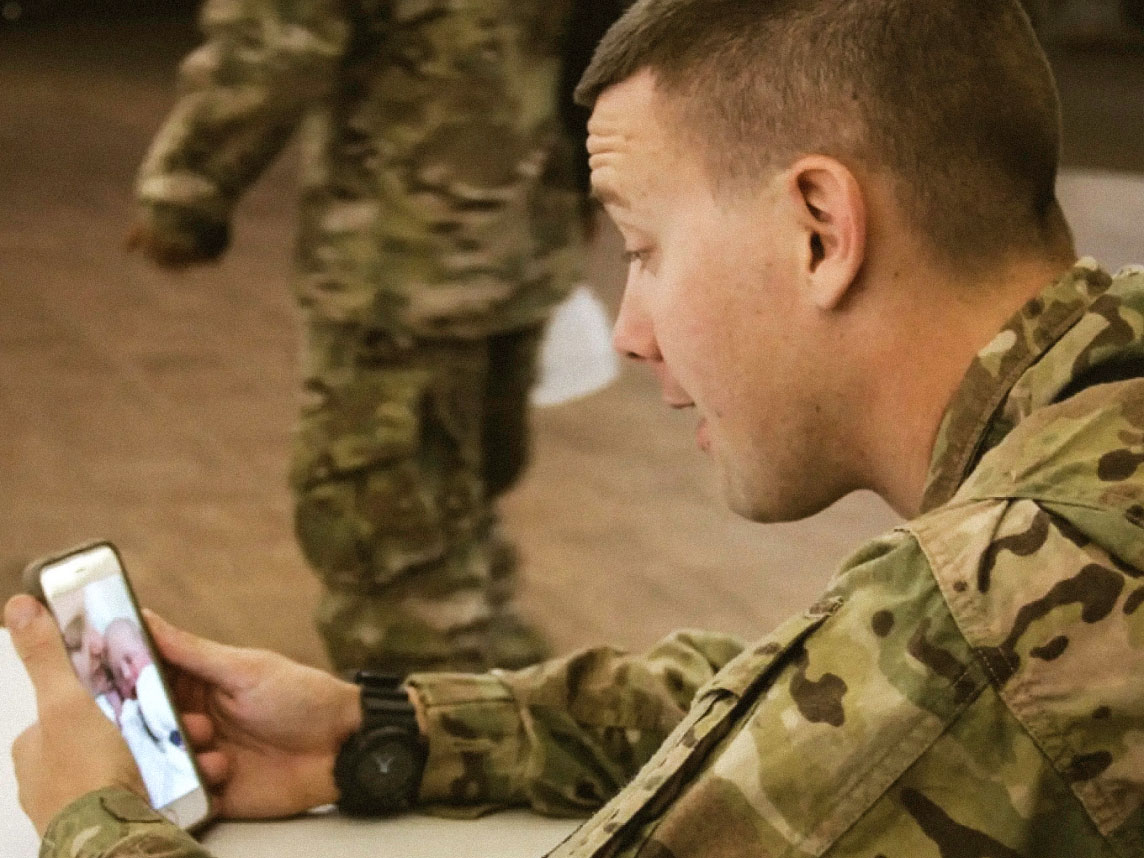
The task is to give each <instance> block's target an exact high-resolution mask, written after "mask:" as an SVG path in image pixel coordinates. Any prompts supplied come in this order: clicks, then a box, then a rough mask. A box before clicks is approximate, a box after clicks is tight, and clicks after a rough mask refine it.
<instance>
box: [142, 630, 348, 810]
mask: <svg viewBox="0 0 1144 858" xmlns="http://www.w3.org/2000/svg"><path fill="white" fill-rule="evenodd" d="M145 613H146V614H147V623H148V626H149V628H150V630H151V634H152V636H153V637H154V639H155V643H156V645H157V646H158V647H159V651H160V653H161V654H162V656H163V658H164V660H165V661H166V662H167V663H168V665H169V666H170V667H171V671H170V674H169V675H170V676H171V678H172V680H173V682H172V685H173V689H174V695H175V699H176V704H177V706H178V707H179V709H180V711H181V712H182V715H183V723H184V724H185V726H186V728H187V733H188V734H189V735H188V739H189V740H190V744H191V746H192V747H193V748H194V750H195V752H196V757H197V759H198V763H199V767H200V769H201V770H202V773H203V777H204V778H205V779H206V781H207V786H208V787H209V788H210V789H211V791H212V792H213V793H214V795H215V802H216V808H217V810H218V812H219V814H220V815H221V816H224V817H230V818H232V819H240V818H248V819H250V818H270V817H282V816H291V815H293V814H296V813H301V812H302V811H305V810H308V809H310V808H312V807H317V806H318V805H322V804H329V803H331V802H334V801H336V800H337V797H338V793H337V788H336V786H335V785H334V777H333V772H334V758H335V757H336V756H337V753H338V751H339V749H340V748H341V746H342V743H343V742H344V741H345V740H346V738H348V737H349V735H350V734H351V733H353V732H354V731H355V730H357V729H358V727H359V726H360V724H361V709H360V702H359V701H360V694H359V691H358V687H357V686H356V685H354V684H352V683H349V682H343V681H342V680H340V679H337V678H336V677H334V676H332V675H330V674H328V673H326V672H324V671H321V670H317V669H315V668H311V667H306V666H304V665H301V664H298V663H297V662H293V661H291V660H290V659H288V658H286V657H285V656H282V655H278V654H276V653H272V652H269V651H266V650H254V649H240V648H238V647H232V646H225V645H223V644H219V643H214V642H213V641H209V640H206V639H205V638H200V637H197V636H195V635H192V634H191V633H189V632H186V631H183V630H181V629H178V628H175V627H174V626H172V625H171V624H170V623H168V622H166V621H165V620H163V619H161V618H160V617H158V616H157V615H156V614H154V613H152V612H150V611H146V612H145Z"/></svg>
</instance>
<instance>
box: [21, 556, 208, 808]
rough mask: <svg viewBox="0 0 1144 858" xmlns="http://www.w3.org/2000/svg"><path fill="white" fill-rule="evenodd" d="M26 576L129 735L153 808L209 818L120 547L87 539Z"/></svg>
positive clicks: (92, 686)
mask: <svg viewBox="0 0 1144 858" xmlns="http://www.w3.org/2000/svg"><path fill="white" fill-rule="evenodd" d="M25 580H26V583H27V585H28V587H29V589H30V590H31V591H32V592H33V593H35V595H37V596H38V597H40V598H41V599H42V600H43V601H44V602H45V603H46V604H47V605H48V607H49V608H50V610H51V612H52V614H53V616H54V617H55V619H56V624H57V625H58V626H59V628H60V633H61V635H62V636H63V639H64V647H65V648H66V649H67V651H68V656H69V657H70V658H71V662H72V667H74V668H75V672H76V675H77V676H78V677H79V680H80V682H81V683H83V686H84V687H85V688H86V689H87V690H88V691H89V692H90V693H91V696H92V697H93V698H95V702H96V704H97V705H98V706H99V708H100V709H101V710H102V711H103V714H104V715H106V716H107V717H108V718H109V719H110V720H111V721H112V722H113V723H114V724H115V725H116V726H117V727H118V728H119V731H120V733H122V734H123V738H124V739H125V740H126V741H127V745H128V747H129V748H130V749H131V753H132V755H133V756H134V757H135V762H136V763H138V765H139V771H140V773H141V774H142V775H143V783H144V784H145V785H146V787H147V794H148V797H149V798H150V802H151V806H152V807H154V808H155V810H157V811H158V812H159V813H161V814H162V815H163V816H165V817H166V818H167V819H169V820H171V822H173V823H175V824H176V825H178V826H179V827H181V828H185V829H188V830H190V829H193V828H195V827H197V826H199V825H201V824H202V823H204V822H206V821H207V820H208V819H209V818H210V815H211V806H210V797H209V795H208V793H207V791H206V788H205V787H204V786H203V780H202V776H201V774H200V773H199V771H198V768H197V766H196V764H195V759H194V754H193V753H192V752H191V749H190V747H189V746H188V744H187V741H186V738H185V737H186V732H185V731H184V729H183V726H182V723H181V722H180V720H179V716H178V712H177V711H176V709H175V707H174V706H173V705H172V703H171V699H172V698H171V693H170V689H169V688H168V687H167V683H166V680H165V679H164V677H163V672H162V670H161V668H160V661H159V657H158V655H157V652H156V649H155V645H154V643H153V642H152V640H151V636H150V634H149V633H148V631H147V625H146V623H144V622H143V618H142V617H141V616H140V614H139V608H138V603H137V602H136V600H135V594H134V592H133V591H132V589H131V585H130V584H129V583H128V581H127V574H126V572H125V571H124V568H123V562H122V561H121V560H120V557H119V552H117V551H116V550H115V547H114V546H113V545H111V543H109V542H95V543H90V544H87V545H82V546H79V547H77V548H73V549H71V550H70V551H67V552H64V553H63V554H60V555H56V556H53V557H49V558H46V559H43V560H39V561H37V562H36V563H34V564H32V565H31V566H30V567H28V569H27V571H26V572H25Z"/></svg>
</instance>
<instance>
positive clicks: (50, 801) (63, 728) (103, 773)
mask: <svg viewBox="0 0 1144 858" xmlns="http://www.w3.org/2000/svg"><path fill="white" fill-rule="evenodd" d="M4 620H5V624H6V625H7V626H8V629H9V631H10V632H11V635H12V644H13V646H14V647H15V649H16V652H17V654H18V655H19V656H20V659H21V661H23V663H24V668H25V669H26V670H27V672H28V676H29V678H30V679H31V681H32V687H33V688H34V689H35V692H36V706H37V710H38V712H39V720H38V721H37V722H36V723H35V724H33V725H32V726H31V727H29V728H28V729H27V730H25V731H24V732H23V733H21V734H20V736H19V737H17V739H16V741H15V742H14V743H13V745H12V761H13V763H14V765H15V769H16V777H17V780H18V781H19V784H20V804H21V806H22V807H23V808H24V811H25V812H26V813H27V814H28V817H29V818H30V819H31V820H32V824H33V825H35V827H36V830H37V831H39V832H40V833H41V834H43V832H44V830H45V829H46V828H47V825H48V823H49V822H50V821H51V819H52V817H54V816H55V815H56V814H57V813H58V812H59V811H61V810H63V809H64V808H65V807H66V806H67V805H69V804H71V802H73V801H75V800H76V799H77V798H79V797H80V796H82V795H84V794H86V793H88V792H91V791H92V790H96V789H101V788H103V787H107V786H122V787H125V788H127V789H130V790H132V791H133V792H136V793H137V794H139V795H141V796H144V797H145V796H146V795H147V793H146V789H145V787H144V785H143V780H142V778H141V777H140V774H139V768H138V766H137V765H136V764H135V761H134V759H133V758H132V756H131V752H130V751H129V750H128V747H127V744H126V742H124V740H123V738H122V736H121V735H120V734H119V731H118V730H116V729H115V726H114V725H113V724H112V723H111V722H110V721H108V719H107V718H106V717H104V715H103V713H102V712H100V710H99V708H98V706H97V705H96V703H95V701H94V700H93V698H92V697H91V695H90V694H89V693H88V691H87V689H86V688H85V687H84V684H83V683H81V681H80V679H79V678H78V677H77V675H76V673H75V672H74V670H73V667H72V663H71V662H70V660H69V658H68V654H67V652H66V651H65V649H64V647H63V645H62V644H61V641H60V637H59V632H58V630H57V628H56V624H55V622H54V620H53V619H52V617H51V615H50V614H49V613H48V612H47V611H46V610H44V608H43V607H42V606H41V605H40V604H39V602H37V601H36V600H35V599H33V598H32V597H31V596H24V595H21V596H14V597H12V599H10V600H9V602H8V604H7V606H6V607H5V610H4Z"/></svg>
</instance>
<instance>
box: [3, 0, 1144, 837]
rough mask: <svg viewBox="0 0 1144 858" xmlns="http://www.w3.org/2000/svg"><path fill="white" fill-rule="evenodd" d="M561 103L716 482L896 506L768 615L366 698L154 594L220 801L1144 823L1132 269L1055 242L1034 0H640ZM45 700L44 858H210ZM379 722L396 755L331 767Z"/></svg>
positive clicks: (656, 832)
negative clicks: (370, 772)
mask: <svg viewBox="0 0 1144 858" xmlns="http://www.w3.org/2000/svg"><path fill="white" fill-rule="evenodd" d="M919 93H924V94H925V96H926V97H918V94H919ZM578 97H579V98H580V100H581V101H582V102H583V103H586V104H590V105H592V107H593V113H592V119H591V123H590V125H589V140H588V147H589V150H590V152H591V167H592V184H593V188H594V190H595V192H596V194H597V195H598V196H599V197H600V199H601V200H603V202H604V205H605V208H606V210H607V211H608V214H609V215H610V216H611V217H612V218H613V220H614V221H615V222H616V224H617V225H618V227H619V229H620V231H621V232H622V234H623V236H624V239H625V242H626V246H627V249H628V252H629V253H630V255H631V265H630V269H629V273H628V280H627V286H626V289H625V294H624V299H623V304H622V307H621V311H620V316H619V319H618V321H617V324H616V332H615V344H616V347H617V348H618V349H619V350H621V351H622V352H625V353H627V354H629V355H630V356H631V357H633V358H634V359H636V360H638V361H641V362H643V363H646V364H648V365H650V367H651V368H652V369H654V371H655V372H656V375H657V376H658V378H659V380H660V383H661V385H662V388H663V394H664V398H665V400H666V401H667V402H668V403H669V404H670V405H672V406H675V407H680V408H684V407H687V408H694V409H695V410H696V412H697V413H698V416H699V422H698V428H697V433H696V434H697V441H698V444H699V446H700V448H702V449H703V450H705V451H707V453H708V454H709V456H710V458H711V460H712V462H713V464H714V466H715V468H716V470H717V472H718V474H719V477H720V480H721V483H722V487H723V494H724V496H725V499H726V500H727V502H728V503H729V504H730V505H731V506H732V507H733V508H734V509H735V510H736V511H738V512H739V513H740V514H742V515H744V516H746V517H748V518H751V519H754V520H757V521H781V520H787V519H794V518H799V517H802V516H806V515H809V514H811V513H813V512H816V511H818V510H820V509H822V508H823V507H824V506H826V505H827V504H829V503H831V502H833V501H834V500H836V499H837V498H839V497H841V496H842V495H844V494H846V493H847V492H850V491H852V490H854V489H858V488H868V489H872V490H875V491H877V492H878V493H879V494H880V495H881V496H882V497H883V498H884V499H886V500H887V501H888V502H889V503H890V504H891V505H892V506H893V507H894V508H895V509H896V510H897V511H898V512H899V513H901V514H902V515H903V517H905V518H906V519H908V521H907V522H906V523H904V524H903V525H902V526H900V527H898V528H895V529H894V530H893V531H891V532H889V533H887V534H885V535H884V536H882V537H879V538H877V539H874V540H872V541H871V542H869V543H868V544H866V545H864V546H862V547H861V548H859V549H858V550H857V551H856V552H855V553H854V555H853V556H852V557H851V558H850V559H849V560H848V561H847V562H846V563H845V564H843V566H842V568H841V570H840V571H839V572H838V574H837V575H836V577H835V578H834V580H833V581H832V583H831V585H830V587H829V589H828V591H827V592H826V593H825V594H824V595H823V597H822V598H821V599H820V600H819V601H818V602H817V603H816V604H814V605H813V606H812V607H810V608H809V609H808V610H807V611H806V612H804V613H802V614H800V615H798V616H795V617H793V618H791V619H790V620H789V621H787V622H785V623H783V624H782V625H780V626H779V627H778V628H777V629H775V630H773V631H772V632H771V633H769V634H767V635H765V636H764V637H762V638H761V639H759V640H758V641H756V642H754V643H751V644H743V643H741V642H737V641H734V640H732V639H730V638H727V637H725V636H722V635H716V634H706V633H701V632H681V633H677V634H675V635H673V636H671V637H669V638H668V639H666V640H665V641H664V642H662V643H661V644H660V645H658V646H657V647H655V648H654V649H653V650H652V651H651V652H649V653H647V654H645V655H643V656H629V655H624V654H621V653H616V652H614V651H612V650H608V649H598V650H587V651H584V652H581V653H577V654H575V655H572V656H570V657H568V658H566V659H563V660H557V661H552V662H548V663H545V664H543V665H538V666H534V667H531V668H527V669H525V670H522V671H518V672H493V673H490V674H486V675H481V676H458V675H455V674H454V675H435V674H417V675H414V676H412V677H410V678H409V679H408V680H407V681H406V683H405V684H404V686H403V688H400V689H399V688H393V687H388V688H387V687H379V686H378V685H377V683H376V682H373V681H367V682H365V683H364V684H363V686H362V688H361V690H360V692H359V690H358V689H357V688H355V687H354V686H353V685H350V684H347V683H343V682H341V681H340V680H338V679H335V678H331V677H323V676H322V675H321V674H316V673H315V672H313V671H310V670H308V669H306V668H303V667H300V666H298V665H295V664H293V663H291V662H289V661H288V660H286V659H285V658H282V657H278V656H274V655H272V654H269V653H265V652H252V651H244V650H235V649H232V648H229V647H225V646H222V645H220V644H215V643H211V642H209V641H205V640H202V639H200V638H196V637H194V636H192V635H190V634H188V633H186V632H181V631H179V630H177V629H174V628H173V627H171V626H169V625H167V624H165V623H163V622H161V621H156V622H155V623H154V629H155V633H156V637H157V639H158V642H159V646H160V648H161V650H162V651H163V653H164V654H165V656H166V658H167V659H168V660H169V661H170V662H171V663H172V664H173V665H174V666H175V669H176V670H177V672H178V675H179V681H180V683H181V685H182V688H183V694H184V700H183V704H184V706H185V707H186V708H187V709H188V710H190V711H189V713H188V714H189V717H191V716H193V719H194V722H195V723H196V725H197V726H196V730H195V732H196V735H195V736H192V739H193V741H194V742H195V744H196V746H197V747H198V748H199V749H200V751H201V759H202V760H203V762H204V765H205V766H207V767H208V772H207V776H208V778H209V779H210V780H211V783H212V786H213V787H214V789H215V790H216V792H217V795H218V796H219V809H220V812H221V813H222V815H224V816H235V815H243V814H251V813H257V814H258V815H267V816H269V815H285V814H288V813H292V812H297V811H300V810H302V809H303V808H304V807H306V806H308V805H309V803H311V802H321V801H334V800H338V801H340V802H341V804H342V806H343V807H346V808H348V809H353V810H355V811H356V812H368V811H373V812H379V813H380V812H384V811H392V810H393V809H394V808H396V807H402V806H405V805H406V804H408V803H411V802H417V803H418V804H419V805H420V806H423V807H427V808H432V807H433V806H434V805H457V804H462V805H464V804H473V805H477V806H481V807H487V806H490V805H492V806H498V805H529V806H531V807H533V808H535V809H537V810H540V811H544V812H550V813H564V814H571V813H577V812H580V813H585V814H587V813H592V812H594V813H595V815H594V816H593V817H592V818H591V819H590V820H588V821H587V822H586V823H585V824H584V825H583V826H582V827H581V828H580V829H579V830H578V831H577V832H575V833H574V834H573V835H572V836H571V837H570V838H569V839H568V840H566V841H565V842H564V843H562V844H561V845H560V846H559V847H557V848H556V850H555V851H554V852H553V853H552V855H554V856H559V858H590V857H591V858H596V856H620V858H634V857H635V856H642V858H648V856H656V858H668V856H671V858H698V856H713V855H723V856H760V858H761V856H777V855H783V856H791V858H809V856H823V858H858V856H862V858H874V856H910V858H950V856H966V858H970V856H972V858H1034V856H1035V858H1076V856H1082V855H1083V856H1097V855H1100V856H1114V855H1116V856H1142V855H1144V845H1142V839H1141V831H1142V823H1144V768H1142V766H1141V764H1140V759H1141V755H1142V754H1144V610H1141V606H1142V605H1144V586H1142V585H1141V579H1142V578H1144V553H1142V552H1141V548H1140V546H1141V544H1142V540H1141V529H1142V527H1144V268H1132V269H1126V270H1124V271H1123V272H1121V273H1119V274H1117V275H1116V276H1112V275H1110V274H1108V273H1106V272H1105V271H1103V270H1101V268H1100V267H1099V266H1098V265H1097V264H1096V262H1095V261H1093V260H1091V259H1081V260H1077V259H1076V255H1075V252H1074V250H1073V242H1072V237H1071V235H1070V231H1069V228H1068V226H1067V224H1066V222H1065V220H1064V217H1063V215H1062V212H1061V210H1060V207H1059V206H1058V204H1057V201H1056V197H1055V193H1054V185H1055V177H1056V169H1057V160H1058V147H1059V128H1058V124H1059V119H1058V106H1057V100H1056V93H1055V90H1054V87H1053V83H1052V77H1051V74H1050V72H1049V68H1048V65H1047V63H1046V62H1045V59H1044V55H1043V54H1042V53H1041V51H1040V48H1039V47H1038V45H1037V41H1036V38H1035V37H1034V35H1033V32H1032V29H1031V27H1030V25H1029V21H1028V19H1027V17H1026V16H1025V14H1024V13H1023V12H1022V11H1021V8H1020V5H1019V3H1018V2H1017V0H933V2H928V3H918V2H914V0H638V2H637V3H636V4H635V5H634V6H633V7H632V8H631V9H630V10H629V11H628V12H627V13H626V14H625V16H624V17H623V18H621V19H620V21H619V22H618V23H617V24H616V25H615V26H614V27H613V28H612V29H611V30H609V32H608V34H607V35H606V36H605V38H604V40H603V42H602V43H601V45H600V47H599V49H598V50H597V52H596V55H595V57H594V59H593V61H592V64H591V66H590V67H589V69H588V71H587V72H586V73H585V77H584V79H583V80H582V82H581V84H580V86H579V89H578ZM7 616H8V619H9V622H10V623H11V624H12V625H13V627H14V631H13V639H14V641H15V644H16V647H17V649H18V650H19V651H20V652H21V653H22V655H23V657H24V659H25V662H26V664H27V666H28V668H29V672H30V673H31V675H32V677H33V681H34V683H35V685H36V687H37V689H38V690H39V693H40V695H41V696H40V703H41V706H42V707H43V708H42V710H41V711H45V710H46V711H47V712H49V713H52V712H55V711H57V710H59V709H63V708H67V707H65V706H64V705H63V704H64V703H65V702H69V701H70V702H72V703H74V705H76V706H79V705H80V703H82V702H83V701H82V695H83V691H82V688H81V687H80V686H79V684H78V682H74V681H67V682H65V681H64V680H65V679H67V676H68V673H67V661H66V659H65V657H64V656H63V654H62V652H61V651H60V648H59V646H58V644H57V643H56V639H55V637H54V636H53V635H54V632H53V629H52V627H51V623H50V620H49V619H48V618H47V617H46V615H45V613H44V612H43V611H42V609H40V608H38V606H37V605H36V603H35V602H34V601H32V600H31V599H29V598H27V597H23V598H21V597H17V598H16V599H15V600H13V601H12V602H10V603H9V606H8V612H7ZM275 688H283V689H293V688H297V689H298V690H297V691H294V690H284V691H281V692H279V693H277V694H274V693H272V689H275ZM359 695H360V698H361V700H362V702H363V704H365V714H364V715H362V714H360V713H358V712H355V710H354V707H355V705H356V704H357V703H358V701H359ZM300 700H305V702H306V707H305V712H306V713H307V715H306V717H304V718H303V717H294V718H289V717H286V716H285V715H284V714H278V713H284V712H285V711H286V710H287V709H289V705H291V704H293V703H294V702H296V701H300ZM379 700H386V701H387V705H388V706H390V707H391V708H390V714H389V715H386V716H379V715H377V714H375V712H376V711H377V709H376V707H375V705H374V704H376V703H377V702H378V701H379ZM244 705H245V706H249V707H250V709H249V711H245V712H244V711H243V710H242V707H243V706H244ZM295 711H297V710H295ZM347 712H349V713H351V714H349V715H347V714H346V713H347ZM44 717H45V721H44V722H43V724H42V725H41V726H37V727H34V728H32V730H31V732H30V733H29V734H26V736H25V737H24V738H23V739H22V740H20V741H19V742H18V743H17V747H16V748H15V757H16V766H17V771H18V773H19V777H20V778H21V781H22V782H23V783H24V784H25V786H26V791H27V794H29V795H32V796H35V797H38V796H39V794H40V793H39V792H38V791H37V789H36V788H37V787H38V786H39V785H41V784H44V783H50V784H52V785H53V788H54V789H55V790H56V791H57V792H56V793H55V794H54V795H53V796H51V797H50V798H48V799H43V800H37V799H36V798H33V799H29V800H27V801H26V803H25V807H26V808H27V810H28V811H29V813H30V815H31V816H32V819H33V820H34V821H35V822H36V824H37V825H38V826H39V829H40V830H41V831H46V835H45V841H44V842H45V844H46V846H45V851H44V855H45V856H47V858H53V856H56V855H68V856H72V858H89V856H94V855H103V854H107V853H105V852H104V851H102V850H108V852H109V853H110V854H114V850H115V849H116V848H117V847H118V846H120V845H122V846H126V845H128V844H131V846H132V848H134V849H136V850H137V851H138V852H140V853H141V854H144V855H159V854H164V855H166V854H178V855H180V856H188V858H189V856H194V858H204V856H205V855H206V852H205V850H203V849H202V848H201V847H199V846H197V845H196V844H195V843H194V842H193V841H192V840H190V838H188V837H186V836H185V835H183V834H182V833H180V832H178V831H176V830H175V829H173V828H172V827H171V826H170V825H168V824H166V823H164V822H163V821H162V820H161V819H159V818H158V817H157V816H156V815H154V814H149V813H148V810H147V808H146V806H145V804H144V803H143V802H142V800H141V799H139V798H138V797H137V796H136V795H134V794H133V793H132V792H131V791H130V790H124V789H122V788H114V787H109V786H108V785H110V784H115V783H127V784H129V785H130V784H131V783H132V781H131V780H130V777H131V768H130V760H129V759H126V758H125V756H124V753H123V750H122V748H121V747H120V746H119V745H118V744H117V743H115V742H114V741H101V743H100V746H99V751H98V752H97V751H96V750H95V749H93V750H92V752H91V757H92V758H93V759H96V758H98V759H99V760H101V761H102V762H101V763H100V766H101V771H99V772H94V773H93V772H92V771H91V770H90V769H88V770H85V771H84V774H83V776H82V777H81V776H79V775H73V776H71V780H72V783H71V784H70V786H68V787H67V788H64V787H62V786H61V780H62V779H64V778H65V777H66V776H67V772H68V764H69V762H70V758H69V755H68V753H67V752H66V749H55V748H53V747H51V746H50V745H49V744H47V743H45V742H44V741H43V737H44V736H46V735H50V734H51V731H58V730H59V727H60V725H59V722H58V716H53V715H51V714H49V715H45V716H44ZM402 724H404V725H405V726H401V725H402ZM378 731H382V732H378ZM382 736H384V737H386V738H387V739H389V740H391V741H390V744H389V745H388V746H387V747H388V749H389V753H390V754H391V755H393V756H392V758H391V759H389V760H387V761H386V762H389V763H393V762H395V761H396V760H397V759H399V758H403V759H404V762H405V764H406V765H404V766H391V767H390V770H401V771H404V772H406V773H410V776H409V777H403V778H397V779H387V780H386V782H385V783H384V784H379V783H376V782H371V783H369V784H365V783H361V782H359V781H358V780H357V779H356V778H355V777H353V776H350V775H348V774H347V772H348V771H352V765H351V764H364V763H366V762H371V758H370V756H369V751H368V749H369V748H370V747H373V745H372V744H371V741H376V740H377V739H379V738H381V737H382ZM397 737H400V738H397ZM422 742H424V750H425V751H426V752H427V757H425V758H424V759H423V758H421V757H420V756H418V754H417V751H418V749H419V748H421V747H422V746H421V744H420V743H422ZM252 747H253V748H260V749H262V750H261V754H254V755H252V754H250V753H249V751H248V750H247V749H249V748H252ZM300 748H305V749H306V751H307V753H305V754H303V753H300V752H295V753H293V754H291V753H289V751H290V749H300ZM97 753H98V757H97ZM314 755H317V756H318V757H319V758H320V759H321V760H322V764H321V765H315V764H314ZM284 756H285V758H286V759H289V760H291V761H293V765H292V766H291V767H290V768H289V769H284V768H283V763H282V761H283V758H284ZM347 767H348V768H347ZM93 786H94V787H100V786H102V787H104V788H103V789H101V790H96V791H94V792H87V793H85V792H84V791H85V790H86V789H91V788H92V787H93ZM76 798H78V801H76V803H74V804H73V805H71V807H70V808H69V809H67V810H64V811H63V812H62V813H61V812H60V810H61V808H62V807H63V802H64V801H66V800H71V799H76ZM601 805H603V807H602V808H601ZM133 838H134V839H133ZM141 844H146V846H145V848H144V846H142V845H141ZM168 850H169V851H168Z"/></svg>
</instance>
